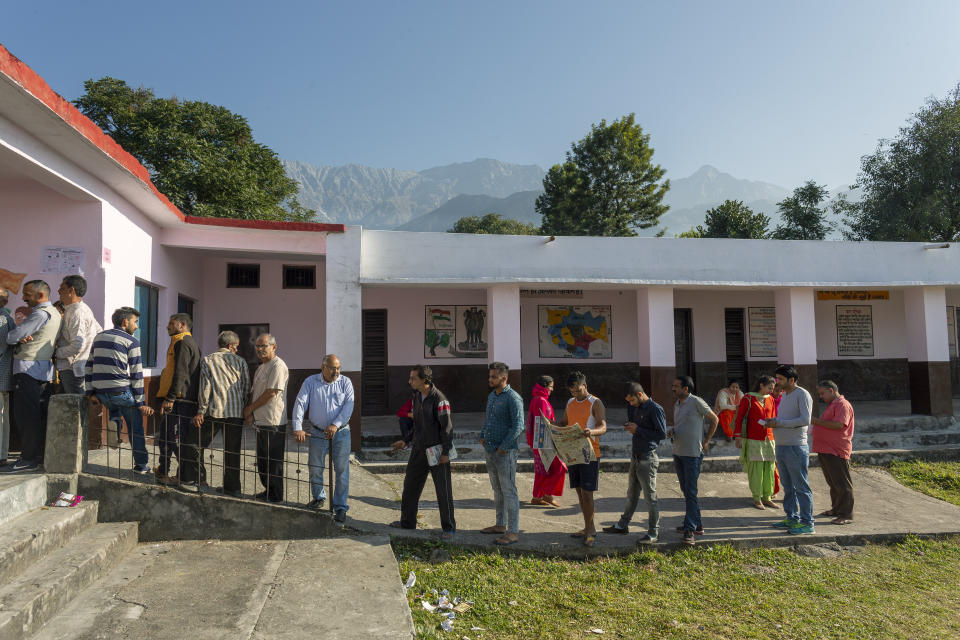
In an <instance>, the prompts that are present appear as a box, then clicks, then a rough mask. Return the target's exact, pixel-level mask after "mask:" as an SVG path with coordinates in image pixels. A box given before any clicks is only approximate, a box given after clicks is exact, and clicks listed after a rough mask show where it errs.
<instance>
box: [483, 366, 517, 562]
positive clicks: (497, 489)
mask: <svg viewBox="0 0 960 640" xmlns="http://www.w3.org/2000/svg"><path fill="white" fill-rule="evenodd" d="M509 371H510V368H509V367H508V366H507V365H505V364H504V363H502V362H494V363H491V364H490V368H489V376H488V378H487V382H488V383H489V384H490V389H492V391H490V395H489V396H488V397H487V415H486V418H485V419H484V422H483V429H482V430H481V431H480V445H481V446H482V447H483V449H484V453H485V454H486V456H487V474H488V475H489V476H490V486H491V487H492V488H493V500H494V504H495V505H496V508H497V524H495V525H494V526H492V527H487V528H485V529H481V531H482V532H483V533H491V534H502V535H501V536H500V537H499V538H497V539H496V540H494V541H493V542H494V544H498V545H508V544H513V543H515V542H516V541H517V540H519V539H520V496H519V494H518V493H517V455H518V450H517V438H519V437H520V434H521V433H523V430H524V424H523V399H522V398H521V397H520V394H518V393H517V392H516V391H514V390H513V389H511V388H510V385H509V384H507V374H508V373H509Z"/></svg>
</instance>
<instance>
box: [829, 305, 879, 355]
mask: <svg viewBox="0 0 960 640" xmlns="http://www.w3.org/2000/svg"><path fill="white" fill-rule="evenodd" d="M837 355H838V356H861V357H872V356H873V306H872V305H869V304H838V305H837Z"/></svg>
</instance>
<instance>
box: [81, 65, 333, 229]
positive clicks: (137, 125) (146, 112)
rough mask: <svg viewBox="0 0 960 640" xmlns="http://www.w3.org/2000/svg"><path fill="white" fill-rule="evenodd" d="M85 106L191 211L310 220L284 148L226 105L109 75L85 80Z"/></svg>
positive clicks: (178, 203)
mask: <svg viewBox="0 0 960 640" xmlns="http://www.w3.org/2000/svg"><path fill="white" fill-rule="evenodd" d="M83 86H84V90H85V93H84V94H83V95H82V96H81V97H79V98H77V99H76V100H74V104H75V105H76V106H77V108H78V109H80V111H81V112H82V113H83V114H84V115H85V116H87V117H88V118H90V119H91V120H93V122H95V123H96V124H97V126H99V127H100V128H101V129H103V131H104V133H106V134H107V135H109V136H110V137H112V138H113V139H114V140H115V141H116V142H117V143H118V144H119V145H120V146H122V147H123V148H124V149H126V150H127V152H129V153H130V154H131V155H133V156H134V157H135V158H136V159H137V160H139V161H140V162H141V163H142V164H143V165H144V166H145V167H146V168H147V170H148V171H149V172H150V178H151V180H152V181H153V183H154V184H155V185H156V186H157V189H159V190H160V192H161V193H163V194H164V195H166V196H167V197H168V198H169V199H170V201H171V202H173V204H175V205H176V206H177V207H178V208H179V209H180V210H181V211H183V212H184V213H185V214H187V215H194V216H211V217H222V218H248V219H258V220H311V219H313V214H314V212H313V211H312V210H310V209H305V208H304V207H303V206H301V205H300V203H299V202H298V200H297V192H298V190H299V189H298V186H297V183H296V181H295V180H292V179H290V178H288V177H287V175H286V173H285V172H284V170H283V165H282V164H281V162H280V159H279V158H278V157H277V154H276V153H274V152H273V151H272V150H271V149H270V148H268V147H266V146H264V145H262V144H258V143H257V142H254V140H253V132H252V131H251V130H250V125H249V124H247V121H246V119H245V118H243V117H242V116H239V115H237V114H235V113H232V112H230V111H229V110H228V109H225V108H224V107H218V106H216V105H212V104H209V103H207V102H198V101H193V100H179V99H177V98H158V97H156V96H155V95H154V93H153V90H151V89H145V88H143V87H140V88H138V89H133V88H131V87H130V86H128V85H127V83H126V82H124V81H123V80H117V79H116V78H110V77H104V78H101V79H99V80H87V81H86V82H84V83H83Z"/></svg>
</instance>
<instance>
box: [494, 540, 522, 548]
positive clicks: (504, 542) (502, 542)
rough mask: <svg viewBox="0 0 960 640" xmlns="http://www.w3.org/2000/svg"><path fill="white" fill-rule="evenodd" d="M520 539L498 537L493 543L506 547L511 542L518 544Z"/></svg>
mask: <svg viewBox="0 0 960 640" xmlns="http://www.w3.org/2000/svg"><path fill="white" fill-rule="evenodd" d="M518 541H519V538H513V539H512V540H511V539H509V538H497V539H496V540H494V541H493V544H495V545H497V546H499V547H506V546H509V545H511V544H516V543H517V542H518Z"/></svg>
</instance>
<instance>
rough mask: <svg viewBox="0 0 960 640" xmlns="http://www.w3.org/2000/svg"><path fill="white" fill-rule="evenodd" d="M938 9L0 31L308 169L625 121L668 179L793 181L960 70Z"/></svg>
mask: <svg viewBox="0 0 960 640" xmlns="http://www.w3.org/2000/svg"><path fill="white" fill-rule="evenodd" d="M958 26H960V2H956V1H955V0H945V1H932V0H931V1H926V0H918V1H915V2H892V1H885V0H875V1H869V2H867V1H864V2H829V3H828V2H805V3H799V2H792V3H787V2H732V1H726V2H683V1H677V2H656V3H654V2H646V3H644V2H589V3H587V2H582V1H580V2H564V1H556V2H546V1H542V2H541V1H536V2H535V1H530V2H524V1H516V0H515V1H514V2H497V1H487V2H480V3H466V2H455V1H449V0H448V1H447V2H414V1H409V2H340V3H327V2H282V1H278V2H274V3H267V2H262V1H259V2H244V1H235V2H212V1H209V2H204V1H202V0H194V1H193V2H180V1H170V2H165V3H134V2H105V1H98V0H91V1H88V2H83V3H70V4H67V3H61V2H51V1H49V0H35V1H33V2H29V3H27V2H20V3H16V4H13V5H10V6H7V7H5V8H4V11H3V18H2V22H0V43H2V44H3V45H4V46H6V47H7V48H8V49H9V50H10V51H11V52H12V53H13V54H14V55H16V56H18V57H20V58H21V59H23V60H24V62H26V63H27V64H28V65H30V66H31V67H33V68H34V69H35V70H36V71H37V72H38V73H40V75H42V76H43V77H44V78H45V79H46V80H47V81H48V82H49V83H50V85H51V86H52V87H53V88H54V89H55V90H56V91H58V92H59V93H61V94H62V95H64V96H65V97H67V98H69V99H73V98H75V97H77V96H78V95H80V94H81V93H82V91H83V86H82V83H83V81H84V80H85V79H88V78H97V77H101V76H104V75H112V76H115V77H118V78H122V79H124V80H126V81H127V82H129V83H130V84H133V85H144V86H147V87H152V88H153V89H155V90H156V92H157V93H158V94H159V95H164V96H169V95H178V96H180V97H183V98H189V99H200V100H206V101H208V102H213V103H217V104H222V105H224V106H226V107H228V108H230V109H232V110H233V111H236V112H238V113H240V114H242V115H244V116H246V117H247V119H248V120H249V121H250V124H251V125H252V127H253V129H254V134H255V136H256V138H257V140H258V141H260V142H263V143H264V144H267V145H268V146H270V147H272V148H273V149H274V150H275V151H277V152H278V153H279V154H280V155H281V156H282V157H284V158H287V159H291V160H303V161H306V162H310V163H313V164H347V163H358V164H366V165H371V166H378V167H398V168H404V169H424V168H427V167H430V166H435V165H440V164H447V163H451V162H461V161H468V160H472V159H474V158H477V157H491V158H497V159H499V160H503V161H507V162H516V163H523V164H531V163H535V164H539V165H541V166H543V167H545V168H546V167H548V166H550V165H551V164H554V163H556V162H559V161H562V159H563V156H564V152H565V151H566V150H567V149H568V148H569V145H570V143H571V142H572V141H574V140H578V139H580V138H581V137H583V136H584V135H585V133H586V132H587V131H588V130H589V128H590V125H591V123H594V122H599V120H600V119H601V118H606V119H607V120H612V119H615V118H617V117H619V116H621V115H623V114H626V113H630V112H635V113H636V114H637V120H638V122H639V123H640V124H641V125H642V126H643V127H644V129H645V130H646V131H647V132H648V133H650V135H651V144H652V145H653V146H654V148H655V150H656V152H655V155H654V159H655V160H656V161H657V162H659V163H660V164H661V165H662V166H663V167H665V168H666V169H667V171H668V176H669V177H672V178H680V177H684V176H686V175H689V174H690V173H692V172H693V171H695V170H696V169H697V168H698V167H699V166H701V165H703V164H712V165H714V166H716V167H717V168H719V169H721V170H723V171H727V172H729V173H732V174H734V175H735V176H737V177H740V178H748V179H752V180H764V181H768V182H774V183H777V184H780V185H782V186H784V187H788V188H792V187H795V186H798V185H799V184H800V183H802V182H803V181H804V180H807V179H811V178H812V179H815V180H817V181H819V182H822V183H827V184H828V185H830V186H831V187H836V186H839V185H841V184H844V183H848V182H850V181H852V180H853V179H854V178H855V177H856V174H857V170H858V167H859V158H860V156H862V155H864V154H866V153H869V152H871V151H872V150H873V149H874V148H875V147H876V144H877V140H878V139H879V138H881V137H891V136H894V135H896V133H897V130H898V128H899V127H900V126H902V125H903V124H904V122H905V120H906V119H907V118H908V117H909V116H910V114H911V113H913V112H915V111H916V110H917V109H918V108H920V106H921V105H922V104H923V101H924V99H925V98H927V97H929V96H941V97H942V96H944V95H946V93H947V92H948V91H949V90H950V89H951V88H952V87H953V86H955V85H956V84H957V83H958V82H960V38H958V37H957V28H958Z"/></svg>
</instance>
